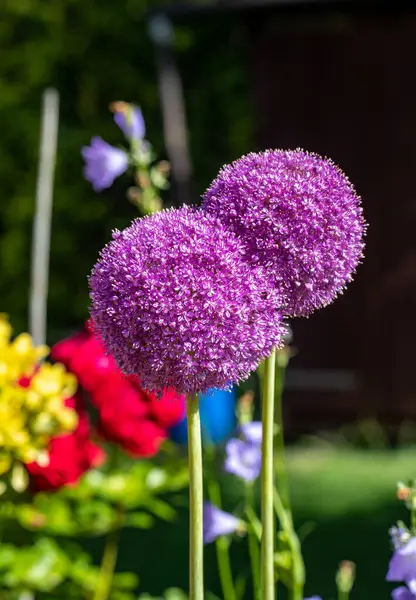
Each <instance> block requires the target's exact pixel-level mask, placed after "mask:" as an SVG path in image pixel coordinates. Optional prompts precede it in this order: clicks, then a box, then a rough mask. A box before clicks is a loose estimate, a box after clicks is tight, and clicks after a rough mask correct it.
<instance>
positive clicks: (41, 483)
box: [26, 392, 105, 491]
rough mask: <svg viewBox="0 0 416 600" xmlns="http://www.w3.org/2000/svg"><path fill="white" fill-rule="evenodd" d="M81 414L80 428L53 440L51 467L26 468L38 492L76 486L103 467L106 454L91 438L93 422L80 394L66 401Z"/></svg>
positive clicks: (33, 464)
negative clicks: (88, 472)
mask: <svg viewBox="0 0 416 600" xmlns="http://www.w3.org/2000/svg"><path fill="white" fill-rule="evenodd" d="M66 404H67V406H71V407H73V408H75V410H76V411H77V413H78V426H77V428H76V429H75V430H74V431H73V432H72V433H69V434H66V435H61V436H58V437H55V438H53V439H52V440H51V441H50V443H49V464H48V465H47V466H40V465H38V464H37V463H35V462H33V463H30V464H28V465H26V467H27V470H28V472H29V475H30V479H31V487H32V489H33V490H34V491H50V490H56V489H59V488H60V487H62V486H64V485H70V484H74V483H76V482H77V481H78V479H79V478H80V477H81V475H83V474H84V473H85V472H86V471H88V470H89V469H91V468H93V467H98V466H100V465H101V464H102V463H103V462H104V460H105V453H104V451H103V450H102V448H100V446H97V445H96V444H94V442H92V440H91V439H90V422H89V418H88V415H87V413H86V411H85V409H84V408H83V400H82V396H81V394H80V393H79V392H77V393H76V395H75V396H74V397H73V398H69V399H68V400H67V402H66Z"/></svg>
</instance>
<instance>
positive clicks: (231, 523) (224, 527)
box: [204, 502, 242, 544]
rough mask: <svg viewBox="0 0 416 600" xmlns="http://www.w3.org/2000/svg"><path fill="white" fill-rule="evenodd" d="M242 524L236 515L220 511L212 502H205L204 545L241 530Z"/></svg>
mask: <svg viewBox="0 0 416 600" xmlns="http://www.w3.org/2000/svg"><path fill="white" fill-rule="evenodd" d="M241 526H242V523H241V521H240V519H237V517H235V516H234V515H231V514H230V513H227V512H224V511H223V510H220V509H219V508H218V507H217V506H214V504H211V502H204V544H209V543H211V542H213V541H214V540H216V539H217V538H218V537H221V536H222V535H229V534H230V533H234V532H235V531H237V530H238V529H240V528H241Z"/></svg>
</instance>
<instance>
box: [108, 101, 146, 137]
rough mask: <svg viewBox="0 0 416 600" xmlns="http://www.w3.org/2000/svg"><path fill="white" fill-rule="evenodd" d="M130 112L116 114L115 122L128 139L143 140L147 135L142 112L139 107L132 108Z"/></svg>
mask: <svg viewBox="0 0 416 600" xmlns="http://www.w3.org/2000/svg"><path fill="white" fill-rule="evenodd" d="M128 112H130V114H128ZM128 112H116V113H115V114H114V121H115V123H116V125H118V126H119V127H120V129H121V131H122V132H123V133H124V135H125V136H126V138H127V139H129V140H130V139H134V140H142V139H143V138H144V136H145V134H146V125H145V122H144V119H143V114H142V111H141V110H140V108H139V107H138V106H132V107H131V110H130V111H128Z"/></svg>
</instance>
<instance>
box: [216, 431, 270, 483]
mask: <svg viewBox="0 0 416 600" xmlns="http://www.w3.org/2000/svg"><path fill="white" fill-rule="evenodd" d="M225 454H226V456H225V463H224V469H225V470H226V471H227V473H233V474H234V475H237V477H240V478H241V479H243V480H244V481H254V480H255V479H257V477H258V476H259V475H260V471H261V448H260V446H259V445H258V444H251V443H250V442H245V441H244V440H238V439H236V438H233V439H231V440H229V441H228V442H227V444H226V446H225Z"/></svg>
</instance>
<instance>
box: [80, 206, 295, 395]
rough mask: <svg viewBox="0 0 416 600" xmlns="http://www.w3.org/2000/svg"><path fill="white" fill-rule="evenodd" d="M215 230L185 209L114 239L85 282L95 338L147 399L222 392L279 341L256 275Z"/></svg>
mask: <svg viewBox="0 0 416 600" xmlns="http://www.w3.org/2000/svg"><path fill="white" fill-rule="evenodd" d="M243 257H244V250H243V248H242V245H241V244H240V242H239V241H238V240H237V238H236V237H235V236H234V234H233V233H232V232H230V231H229V230H228V229H226V228H224V227H223V226H221V224H220V223H219V221H217V220H216V219H214V218H213V217H211V216H210V215H206V214H204V213H203V212H202V211H197V210H195V209H192V208H190V207H186V206H184V207H183V208H181V209H178V210H172V209H171V210H166V211H162V212H159V213H156V214H154V215H152V216H149V217H144V218H142V219H137V220H136V221H134V222H133V223H132V225H131V226H130V227H128V228H127V229H125V230H124V231H123V232H119V231H115V232H114V233H113V240H112V241H111V242H110V243H109V244H108V245H107V246H106V247H105V248H104V250H103V251H102V252H101V254H100V258H99V260H98V262H97V264H96V265H95V267H94V269H93V271H92V274H91V276H90V280H89V283H90V289H91V300H92V307H91V316H92V319H93V322H94V326H95V327H96V329H97V333H98V334H99V335H100V337H101V338H102V340H103V341H104V344H105V346H106V348H107V350H108V351H109V352H110V353H111V354H113V356H114V358H115V359H116V361H117V363H118V365H119V367H120V368H121V370H122V371H124V372H125V373H126V374H134V375H137V376H138V377H139V378H140V380H141V382H142V385H143V386H144V387H145V388H147V389H149V390H153V391H155V390H162V389H163V388H165V387H173V388H175V389H176V390H177V391H178V392H179V393H184V394H191V393H196V392H205V391H207V390H208V389H209V388H220V389H221V388H223V389H228V388H229V386H230V384H232V383H237V382H238V381H239V380H241V379H244V378H246V377H247V376H248V375H249V373H250V372H251V371H252V370H254V369H255V368H256V367H257V365H258V364H259V362H260V361H261V360H262V359H263V358H265V357H266V356H268V355H269V354H270V352H271V351H272V349H273V348H274V347H275V346H279V345H281V342H282V337H283V335H284V325H283V324H282V320H281V316H280V312H279V311H278V305H279V298H278V294H277V292H276V290H275V289H274V288H273V287H272V286H270V285H269V283H268V282H267V278H266V277H265V276H264V272H263V269H262V268H261V267H260V268H253V267H251V266H249V264H248V263H247V262H246V261H245V260H243Z"/></svg>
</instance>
